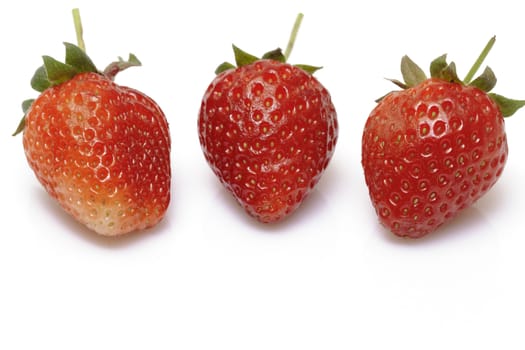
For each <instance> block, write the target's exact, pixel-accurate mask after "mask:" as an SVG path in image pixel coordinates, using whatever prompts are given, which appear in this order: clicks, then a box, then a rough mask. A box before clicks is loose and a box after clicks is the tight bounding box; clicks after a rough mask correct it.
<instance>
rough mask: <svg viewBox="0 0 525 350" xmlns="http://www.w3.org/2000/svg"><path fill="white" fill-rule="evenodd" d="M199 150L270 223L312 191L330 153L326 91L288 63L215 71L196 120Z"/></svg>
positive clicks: (331, 121) (331, 117) (334, 129)
mask: <svg viewBox="0 0 525 350" xmlns="http://www.w3.org/2000/svg"><path fill="white" fill-rule="evenodd" d="M198 131H199V140H200V143H201V146H202V150H203V152H204V156H205V158H206V160H207V162H208V163H209V165H210V166H211V168H212V170H213V172H214V173H215V174H216V175H217V177H218V178H219V180H220V181H221V182H222V183H223V185H224V186H225V187H226V188H227V189H228V190H229V191H230V192H231V193H232V194H233V195H234V197H235V198H236V199H237V201H238V202H239V204H240V205H241V206H242V207H244V209H245V210H246V212H247V213H248V214H249V215H251V216H253V217H255V218H256V219H257V220H259V221H261V222H265V223H267V222H275V221H278V220H281V219H283V218H284V217H286V216H287V215H289V214H290V213H292V212H293V211H294V210H296V209H297V208H298V207H299V205H300V204H301V202H302V201H303V200H304V199H305V198H306V197H307V196H308V194H309V193H310V192H311V191H312V189H313V188H314V186H315V185H316V183H317V182H318V181H319V179H320V177H321V175H322V173H323V172H324V170H325V169H326V167H327V165H328V163H329V161H330V159H331V158H332V155H333V153H334V149H335V145H336V141H337V135H338V125H337V117H336V111H335V108H334V106H333V104H332V101H331V97H330V94H329V93H328V91H327V90H326V89H325V88H324V87H323V86H322V85H321V84H320V83H319V81H317V79H315V78H314V77H313V76H312V75H311V74H309V73H307V72H305V71H304V70H302V69H300V68H298V67H295V66H292V65H290V64H287V63H284V62H279V61H276V60H271V59H260V60H257V61H255V62H253V63H250V64H247V65H243V66H241V67H238V68H235V69H228V70H226V71H224V72H222V73H220V74H218V75H217V76H216V77H215V79H214V80H213V81H212V83H211V84H210V86H209V87H208V89H207V91H206V93H205V94H204V97H203V99H202V104H201V108H200V113H199V119H198Z"/></svg>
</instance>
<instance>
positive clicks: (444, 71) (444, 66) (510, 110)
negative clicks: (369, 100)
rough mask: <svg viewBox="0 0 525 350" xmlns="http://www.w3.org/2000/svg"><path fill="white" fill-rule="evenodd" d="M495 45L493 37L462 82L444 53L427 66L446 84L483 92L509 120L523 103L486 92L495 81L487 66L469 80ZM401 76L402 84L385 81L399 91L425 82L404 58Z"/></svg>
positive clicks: (431, 72)
mask: <svg viewBox="0 0 525 350" xmlns="http://www.w3.org/2000/svg"><path fill="white" fill-rule="evenodd" d="M495 42H496V37H495V36H494V37H492V38H491V39H490V40H489V41H488V43H487V44H486V45H485V47H484V49H483V51H482V52H481V54H480V55H479V57H478V58H477V59H476V61H475V62H474V64H473V65H472V67H471V69H470V70H469V72H468V73H467V75H466V76H465V78H464V79H463V80H462V79H460V78H459V76H458V74H457V70H456V64H455V63H454V62H450V63H449V62H447V55H446V54H444V55H441V56H439V57H438V58H436V59H435V60H433V61H432V62H431V63H430V77H431V78H436V79H441V80H445V81H447V82H450V83H457V84H461V85H465V86H474V87H477V88H478V89H480V90H482V91H484V92H486V93H487V95H488V96H489V97H490V98H491V99H492V100H493V101H494V102H495V103H496V104H497V105H498V107H499V109H500V111H501V113H502V115H503V116H504V117H510V116H511V115H513V114H514V113H515V112H516V111H518V110H519V109H520V108H521V107H523V106H525V100H515V99H510V98H507V97H504V96H501V95H498V94H495V93H492V92H490V91H491V90H492V89H493V88H494V86H496V82H497V79H496V75H495V74H494V72H493V71H492V69H491V68H490V67H488V66H487V67H486V68H485V69H484V71H483V72H482V73H481V74H480V75H479V76H478V77H476V78H475V79H473V78H474V76H475V75H476V73H477V71H478V70H479V68H480V67H481V65H482V63H483V61H484V60H485V58H486V57H487V55H488V53H489V52H490V50H491V49H492V47H493V46H494V43H495ZM401 74H402V77H403V81H399V80H397V79H388V80H390V81H391V82H392V83H394V84H395V85H397V86H398V87H400V88H401V89H409V88H412V87H415V86H417V85H419V84H421V83H422V82H424V81H425V80H427V79H428V77H427V75H426V74H425V72H424V71H423V70H422V69H421V68H420V67H419V66H418V65H417V64H416V63H414V61H412V60H411V59H410V58H409V57H408V56H406V55H405V56H403V58H402V59H401ZM383 98H384V96H383V97H381V98H379V99H378V100H377V101H376V102H379V101H381V100H382V99H383Z"/></svg>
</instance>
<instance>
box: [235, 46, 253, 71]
mask: <svg viewBox="0 0 525 350" xmlns="http://www.w3.org/2000/svg"><path fill="white" fill-rule="evenodd" d="M232 46H233V53H234V55H235V63H236V64H237V67H242V66H246V65H248V64H250V63H253V62H255V61H258V60H259V57H256V56H253V55H251V54H249V53H247V52H246V51H243V50H241V49H239V48H238V47H237V46H235V45H232Z"/></svg>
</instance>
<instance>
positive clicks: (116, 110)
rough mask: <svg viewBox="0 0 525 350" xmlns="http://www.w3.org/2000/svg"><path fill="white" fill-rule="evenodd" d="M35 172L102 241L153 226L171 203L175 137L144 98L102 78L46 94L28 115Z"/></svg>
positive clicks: (27, 139) (89, 76) (26, 138)
mask: <svg viewBox="0 0 525 350" xmlns="http://www.w3.org/2000/svg"><path fill="white" fill-rule="evenodd" d="M23 144H24V149H25V154H26V156H27V160H28V162H29V165H30V166H31V168H32V169H33V171H34V172H35V175H36V177H37V178H38V180H39V181H40V182H41V183H42V185H43V186H44V187H45V189H46V190H47V192H48V193H49V194H50V195H51V196H52V197H53V198H55V199H56V200H57V201H58V202H59V203H60V205H61V206H62V207H63V208H64V209H65V210H66V211H67V212H68V213H70V214H71V215H73V217H75V218H76V219H77V220H78V221H80V222H82V223H84V224H85V225H86V226H88V227H89V228H90V229H92V230H94V231H96V232H97V233H100V234H103V235H119V234H123V233H127V232H130V231H134V230H139V229H144V228H147V227H151V226H153V225H155V224H156V223H157V222H158V221H159V220H160V219H161V218H162V217H163V216H164V214H165V212H166V209H167V207H168V204H169V201H170V178H171V176H170V157H169V153H170V137H169V133H168V125H167V122H166V119H165V117H164V114H163V113H162V111H161V110H160V108H159V107H158V105H157V104H156V103H155V102H154V101H153V100H151V99H150V98H149V97H147V96H146V95H144V94H142V93H141V92H138V91H136V90H134V89H131V88H128V87H123V86H118V85H117V84H115V83H114V82H112V81H111V80H109V79H107V78H106V77H104V76H103V75H101V74H98V73H82V74H78V75H76V76H75V77H74V78H73V79H71V80H69V81H67V82H65V83H63V84H60V85H57V86H55V87H51V88H48V89H47V90H45V91H44V92H43V93H42V94H41V95H40V96H39V97H38V98H37V99H36V100H35V101H34V102H33V104H32V106H31V108H30V109H29V110H28V112H27V114H26V125H25V129H24V135H23Z"/></svg>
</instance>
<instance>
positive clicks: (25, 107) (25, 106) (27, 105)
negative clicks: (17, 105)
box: [22, 98, 35, 114]
mask: <svg viewBox="0 0 525 350" xmlns="http://www.w3.org/2000/svg"><path fill="white" fill-rule="evenodd" d="M33 102H35V99H34V98H30V99H27V100H25V101H24V102H22V111H23V112H24V114H26V113H27V111H28V110H29V108H30V107H31V105H32V104H33Z"/></svg>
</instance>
